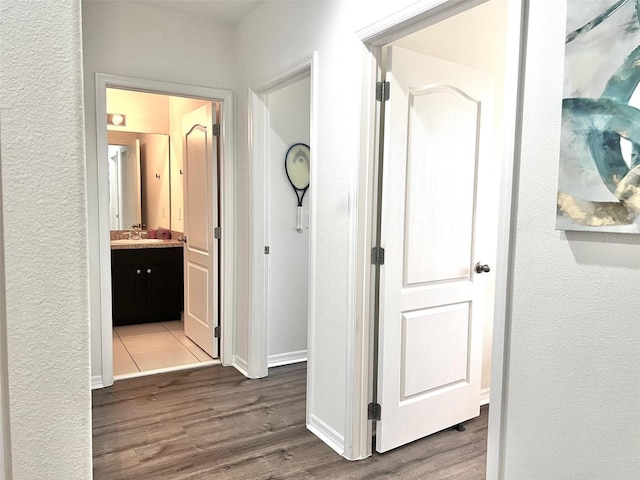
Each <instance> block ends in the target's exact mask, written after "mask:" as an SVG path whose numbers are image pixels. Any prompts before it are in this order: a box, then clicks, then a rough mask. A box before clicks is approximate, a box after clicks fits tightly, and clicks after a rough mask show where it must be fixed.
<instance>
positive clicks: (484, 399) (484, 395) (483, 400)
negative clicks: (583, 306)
mask: <svg viewBox="0 0 640 480" xmlns="http://www.w3.org/2000/svg"><path fill="white" fill-rule="evenodd" d="M490 393H491V388H483V389H482V390H480V406H481V407H483V406H485V405H489V394H490Z"/></svg>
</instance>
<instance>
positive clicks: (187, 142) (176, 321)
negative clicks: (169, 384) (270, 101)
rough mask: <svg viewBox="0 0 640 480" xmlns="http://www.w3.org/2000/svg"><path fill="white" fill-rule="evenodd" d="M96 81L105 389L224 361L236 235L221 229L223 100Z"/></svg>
mask: <svg viewBox="0 0 640 480" xmlns="http://www.w3.org/2000/svg"><path fill="white" fill-rule="evenodd" d="M103 77H105V78H104V81H103V82H102V85H100V82H98V83H99V85H98V91H97V94H98V95H97V97H98V103H97V107H98V111H99V113H98V118H99V119H100V117H102V115H100V107H101V102H100V100H101V98H100V97H101V95H100V93H101V92H102V88H101V87H103V88H104V90H103V91H104V97H103V98H104V105H103V106H102V108H104V113H105V114H104V120H105V122H103V125H102V127H103V128H104V130H102V128H101V125H100V122H98V132H97V133H98V142H97V147H98V158H99V159H100V165H101V167H102V166H103V162H104V166H106V167H107V168H105V169H102V170H101V172H99V183H100V187H101V190H102V192H103V193H105V192H106V193H107V195H101V198H100V211H101V218H100V220H101V221H100V236H101V239H100V243H101V271H102V272H101V277H102V278H101V287H102V288H101V298H102V302H103V308H102V320H101V323H102V339H101V344H102V378H101V380H102V382H100V384H97V383H98V382H96V380H95V378H94V382H93V383H94V387H96V386H108V385H110V384H112V383H113V381H114V380H119V379H123V378H130V377H136V376H141V375H148V374H154V373H161V372H166V371H173V370H180V369H186V368H194V367H198V366H204V365H211V364H219V363H222V362H221V352H224V351H225V348H224V346H221V345H220V342H221V333H222V331H224V328H223V326H222V325H221V323H222V322H220V319H221V318H224V315H223V311H224V310H225V309H228V306H227V305H226V302H225V301H224V295H223V293H222V292H223V291H224V289H225V287H226V286H227V282H226V278H225V275H224V272H225V271H227V272H228V270H229V266H228V265H226V264H225V263H224V262H222V260H221V253H222V250H223V249H224V248H225V247H226V245H225V244H224V241H225V240H231V238H230V237H231V234H232V233H233V232H232V229H226V228H224V227H225V225H224V221H225V219H226V218H227V215H225V207H226V208H227V209H228V208H229V207H230V205H229V202H226V201H225V200H226V197H225V195H227V196H228V195H229V192H228V191H227V190H226V189H225V188H224V187H225V185H224V178H225V173H226V172H225V169H224V165H223V163H224V161H225V159H226V156H225V153H226V148H225V147H227V145H228V144H229V141H228V140H227V138H226V135H225V133H227V132H225V129H224V125H225V121H226V120H227V119H228V117H229V116H228V115H227V116H226V117H225V113H227V112H226V111H225V109H226V108H227V105H229V107H228V108H231V106H230V104H229V103H230V97H228V96H226V95H225V94H224V93H225V92H219V91H211V90H210V89H199V88H197V87H185V86H180V85H166V84H161V85H160V84H158V83H157V82H149V81H143V80H135V79H122V78H121V77H111V76H108V75H104V76H103ZM114 78H115V80H114V81H109V79H114ZM136 83H138V84H140V87H141V88H139V87H138V86H137V85H135V84H136ZM132 84H133V85H132ZM154 84H155V85H158V86H161V87H162V88H153V87H154V86H155V85H154ZM185 90H186V91H185ZM193 90H206V92H199V91H197V92H194V91H193ZM174 92H175V93H176V94H173V93H174ZM212 92H216V93H223V95H215V94H214V95H211V94H210V93H212ZM185 93H186V94H185ZM201 93H205V95H201ZM229 94H230V92H229ZM101 130H102V131H101ZM101 134H102V135H101ZM102 213H106V214H107V215H106V217H107V218H105V215H102ZM223 232H224V233H225V234H227V235H229V237H228V238H225V239H223V235H222V234H223ZM225 268H226V270H225ZM227 298H228V297H227Z"/></svg>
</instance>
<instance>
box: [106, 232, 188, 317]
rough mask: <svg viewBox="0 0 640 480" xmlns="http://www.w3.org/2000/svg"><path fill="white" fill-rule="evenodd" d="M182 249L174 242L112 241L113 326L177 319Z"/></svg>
mask: <svg viewBox="0 0 640 480" xmlns="http://www.w3.org/2000/svg"><path fill="white" fill-rule="evenodd" d="M182 246H183V244H182V242H179V241H177V240H145V239H142V240H112V241H111V295H112V305H113V325H114V326H120V325H130V324H134V323H145V322H159V321H168V320H179V319H180V315H181V313H182V310H183V304H184V281H183V275H184V273H183V271H184V270H183V252H182V250H183V249H182Z"/></svg>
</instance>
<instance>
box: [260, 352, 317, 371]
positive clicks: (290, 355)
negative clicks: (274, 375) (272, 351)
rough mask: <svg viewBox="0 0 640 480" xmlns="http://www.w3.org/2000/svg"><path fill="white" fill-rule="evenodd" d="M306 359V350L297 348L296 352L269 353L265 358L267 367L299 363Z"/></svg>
mask: <svg viewBox="0 0 640 480" xmlns="http://www.w3.org/2000/svg"><path fill="white" fill-rule="evenodd" d="M306 361H307V351H306V350H298V351H297V352H287V353H278V354H276V355H269V357H268V358H267V367H269V368H271V367H280V366H282V365H289V364H291V363H300V362H306Z"/></svg>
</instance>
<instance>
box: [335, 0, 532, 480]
mask: <svg viewBox="0 0 640 480" xmlns="http://www.w3.org/2000/svg"><path fill="white" fill-rule="evenodd" d="M486 1H487V0H422V1H419V2H416V3H415V4H413V5H411V6H410V7H407V8H406V9H404V10H401V11H399V12H397V13H396V14H394V15H391V16H388V17H386V18H384V19H382V20H380V21H378V22H376V23H373V24H371V25H368V26H366V27H365V28H363V29H361V30H359V31H358V32H356V34H357V35H358V37H359V38H360V40H361V41H362V42H363V44H364V45H365V47H366V48H367V49H368V50H369V52H370V55H368V58H367V59H366V62H365V65H364V67H363V85H362V95H363V100H362V105H363V108H362V117H361V118H362V125H363V128H362V136H361V149H362V155H361V157H360V163H359V174H358V183H359V187H358V192H357V199H358V212H359V214H358V219H357V226H356V228H357V231H356V232H355V236H356V246H355V248H356V252H355V255H354V256H353V258H354V262H355V265H354V268H355V275H356V281H355V287H354V289H355V291H354V296H355V302H354V304H355V312H354V316H355V328H354V331H350V332H349V336H348V338H349V339H353V343H352V344H350V345H348V349H347V354H348V356H349V358H348V364H349V365H350V368H349V370H348V371H347V375H348V376H347V378H348V379H349V380H350V384H348V385H347V393H348V395H347V399H346V401H347V409H346V411H347V417H348V418H347V419H348V422H347V425H348V426H350V429H349V428H348V429H347V431H346V432H345V444H346V445H347V450H346V451H345V456H346V457H347V458H350V459H354V460H355V459H360V458H365V457H367V456H369V455H371V453H372V442H371V432H372V423H373V422H372V421H368V420H367V408H366V405H367V404H368V402H370V401H371V399H372V398H373V383H374V382H373V378H374V377H375V373H376V372H375V368H374V364H373V352H374V348H373V347H374V326H375V322H374V321H373V320H372V315H374V314H376V304H375V301H376V291H375V288H376V282H375V275H376V273H375V272H376V269H375V268H374V267H373V266H372V265H371V248H372V247H373V246H375V241H376V235H375V232H376V231H377V228H378V215H377V212H378V208H379V180H380V178H379V175H378V169H379V164H378V159H379V158H380V151H381V148H380V145H381V143H380V142H381V140H382V139H381V138H380V134H379V132H380V126H381V119H380V115H381V110H382V108H383V107H382V108H381V104H380V103H379V102H377V101H376V100H375V91H376V82H378V81H381V80H382V79H383V78H384V70H383V65H384V61H383V60H384V50H383V47H384V46H386V45H388V44H390V43H391V42H393V41H395V40H398V39H400V38H402V37H404V36H407V35H409V34H411V33H414V32H416V31H418V30H421V29H424V28H426V27H428V26H430V25H433V24H435V23H437V22H439V21H441V20H444V19H446V18H449V17H452V16H454V15H456V14H458V13H461V12H463V11H465V10H467V9H470V8H473V7H475V6H478V5H480V4H482V3H485V2H486ZM527 12H528V0H509V3H508V17H507V22H508V32H507V39H506V42H507V58H506V66H505V92H504V94H505V108H504V115H505V132H504V133H505V136H504V138H505V145H504V147H505V148H504V161H503V170H502V178H501V189H500V198H501V202H500V212H499V225H498V229H499V231H498V258H497V263H496V298H495V300H496V301H495V319H494V331H493V352H492V372H491V385H492V387H491V397H490V401H491V404H492V408H491V410H490V414H489V435H488V448H487V479H491V480H493V479H502V478H503V476H504V475H503V473H504V472H503V470H504V468H503V467H504V462H503V459H504V433H503V432H504V428H505V424H506V420H507V419H506V412H507V400H508V398H507V392H508V371H509V349H510V330H511V321H510V320H511V292H512V285H513V270H512V265H513V261H512V260H513V256H514V252H515V250H514V245H515V240H514V235H515V212H517V185H518V180H519V147H520V138H521V134H522V120H521V112H522V96H523V78H524V72H523V70H524V63H525V62H524V60H525V51H526V49H525V48H526V45H525V39H526V30H527V19H528V17H527ZM356 332H357V334H356Z"/></svg>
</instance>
